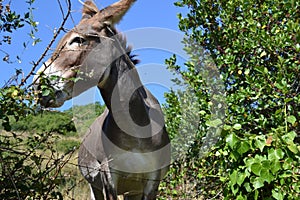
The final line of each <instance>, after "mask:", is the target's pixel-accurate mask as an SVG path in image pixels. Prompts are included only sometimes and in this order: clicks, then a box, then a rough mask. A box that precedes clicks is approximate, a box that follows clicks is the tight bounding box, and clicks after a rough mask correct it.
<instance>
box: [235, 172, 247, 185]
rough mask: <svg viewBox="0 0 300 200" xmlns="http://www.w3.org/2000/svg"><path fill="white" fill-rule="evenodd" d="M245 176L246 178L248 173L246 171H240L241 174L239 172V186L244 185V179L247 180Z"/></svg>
mask: <svg viewBox="0 0 300 200" xmlns="http://www.w3.org/2000/svg"><path fill="white" fill-rule="evenodd" d="M245 178H246V174H245V173H239V174H238V177H237V180H236V183H237V184H238V185H239V186H242V184H243V183H244V181H245Z"/></svg>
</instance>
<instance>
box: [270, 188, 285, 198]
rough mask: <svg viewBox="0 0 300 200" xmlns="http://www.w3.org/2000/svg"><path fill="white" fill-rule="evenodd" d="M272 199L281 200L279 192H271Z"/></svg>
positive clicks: (274, 190)
mask: <svg viewBox="0 0 300 200" xmlns="http://www.w3.org/2000/svg"><path fill="white" fill-rule="evenodd" d="M272 197H274V199H276V200H283V197H284V196H283V195H282V192H281V191H277V190H276V189H273V190H272Z"/></svg>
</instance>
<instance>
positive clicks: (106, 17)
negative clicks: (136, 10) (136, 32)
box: [97, 0, 136, 24]
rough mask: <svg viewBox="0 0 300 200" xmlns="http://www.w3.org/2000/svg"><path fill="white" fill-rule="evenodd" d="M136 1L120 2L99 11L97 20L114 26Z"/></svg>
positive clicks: (125, 0) (124, 0)
mask: <svg viewBox="0 0 300 200" xmlns="http://www.w3.org/2000/svg"><path fill="white" fill-rule="evenodd" d="M135 1H136V0H120V1H118V2H117V3H114V4H112V5H110V6H108V7H106V8H104V9H102V10H100V11H99V13H98V14H97V15H99V16H98V17H99V20H100V21H102V22H105V23H110V24H116V23H118V22H119V21H121V19H122V17H123V16H124V15H125V13H126V12H127V11H128V10H129V8H130V7H131V6H132V4H133V3H134V2H135Z"/></svg>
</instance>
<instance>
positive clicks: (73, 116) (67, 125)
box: [11, 102, 105, 136]
mask: <svg viewBox="0 0 300 200" xmlns="http://www.w3.org/2000/svg"><path fill="white" fill-rule="evenodd" d="M104 108H105V106H102V105H100V103H99V102H96V103H95V104H88V105H83V106H73V107H72V108H70V109H68V110H65V111H62V112H59V111H53V110H42V111H40V112H39V113H38V114H29V115H27V116H24V117H21V118H20V119H19V120H18V121H14V120H12V122H11V130H12V131H24V132H32V131H34V132H55V133H59V134H61V135H67V136H74V135H76V134H78V133H79V134H80V135H81V136H82V135H83V134H84V131H85V130H86V129H87V127H89V126H90V124H91V123H92V122H93V121H94V119H95V118H96V117H97V116H99V115H100V114H101V113H102V112H103V110H104ZM75 124H76V125H75Z"/></svg>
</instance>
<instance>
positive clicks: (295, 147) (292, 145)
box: [288, 144, 298, 154]
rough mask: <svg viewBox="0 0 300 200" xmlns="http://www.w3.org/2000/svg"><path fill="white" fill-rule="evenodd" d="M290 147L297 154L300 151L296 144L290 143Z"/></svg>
mask: <svg viewBox="0 0 300 200" xmlns="http://www.w3.org/2000/svg"><path fill="white" fill-rule="evenodd" d="M288 149H289V150H290V151H291V152H293V153H294V154H297V153H298V148H297V146H296V145H295V144H289V145H288Z"/></svg>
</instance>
